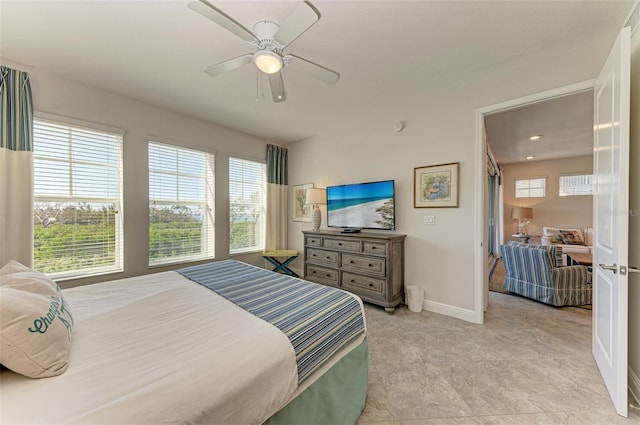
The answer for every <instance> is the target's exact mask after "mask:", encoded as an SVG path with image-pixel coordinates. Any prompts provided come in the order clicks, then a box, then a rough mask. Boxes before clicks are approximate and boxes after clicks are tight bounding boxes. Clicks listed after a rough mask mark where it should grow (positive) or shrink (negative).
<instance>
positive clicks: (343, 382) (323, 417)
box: [265, 338, 369, 425]
mask: <svg viewBox="0 0 640 425" xmlns="http://www.w3.org/2000/svg"><path fill="white" fill-rule="evenodd" d="M368 382H369V346H368V342H367V339H366V338H365V339H364V341H362V343H361V344H360V345H358V346H357V347H356V348H355V349H353V350H351V352H350V353H349V354H347V355H346V356H344V357H343V358H342V359H340V360H339V361H338V363H336V364H334V365H333V366H331V368H330V369H329V370H328V371H327V372H326V373H325V374H324V375H322V376H321V377H320V378H319V379H318V380H317V381H316V382H314V383H313V384H311V385H310V386H309V387H308V388H307V389H306V390H304V391H303V392H301V393H300V394H298V396H297V397H296V398H294V399H293V400H291V402H290V403H289V404H287V405H286V406H285V407H283V408H282V409H281V410H280V411H278V412H277V413H276V414H275V415H273V416H272V417H270V418H269V419H268V420H267V421H266V422H265V424H266V425H311V424H317V425H320V424H322V425H326V424H331V425H334V424H335V425H338V424H345V425H347V424H351V425H353V424H355V423H356V421H357V420H358V418H359V417H360V414H361V413H362V410H363V409H364V406H365V403H366V401H367V384H368Z"/></svg>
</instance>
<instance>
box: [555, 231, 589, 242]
mask: <svg viewBox="0 0 640 425" xmlns="http://www.w3.org/2000/svg"><path fill="white" fill-rule="evenodd" d="M560 236H562V243H564V244H565V245H584V239H583V238H582V232H578V231H575V230H560Z"/></svg>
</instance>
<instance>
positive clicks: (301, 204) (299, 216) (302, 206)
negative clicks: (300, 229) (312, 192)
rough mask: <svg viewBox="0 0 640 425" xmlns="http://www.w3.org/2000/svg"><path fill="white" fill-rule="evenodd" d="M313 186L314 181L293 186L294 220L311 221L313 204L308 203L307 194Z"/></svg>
mask: <svg viewBox="0 0 640 425" xmlns="http://www.w3.org/2000/svg"><path fill="white" fill-rule="evenodd" d="M312 187H313V183H306V184H299V185H296V186H293V221H308V222H311V205H306V196H307V189H311V188H312Z"/></svg>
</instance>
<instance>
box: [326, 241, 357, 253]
mask: <svg viewBox="0 0 640 425" xmlns="http://www.w3.org/2000/svg"><path fill="white" fill-rule="evenodd" d="M324 247H325V248H328V249H339V250H340V251H353V252H360V241H347V240H344V239H329V238H325V239H324Z"/></svg>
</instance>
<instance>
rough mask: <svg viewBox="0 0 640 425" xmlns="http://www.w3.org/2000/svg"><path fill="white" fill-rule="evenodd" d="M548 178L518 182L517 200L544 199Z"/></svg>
mask: <svg viewBox="0 0 640 425" xmlns="http://www.w3.org/2000/svg"><path fill="white" fill-rule="evenodd" d="M546 181H547V178H546V177H540V178H536V179H528V180H516V198H544V197H545V186H546Z"/></svg>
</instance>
